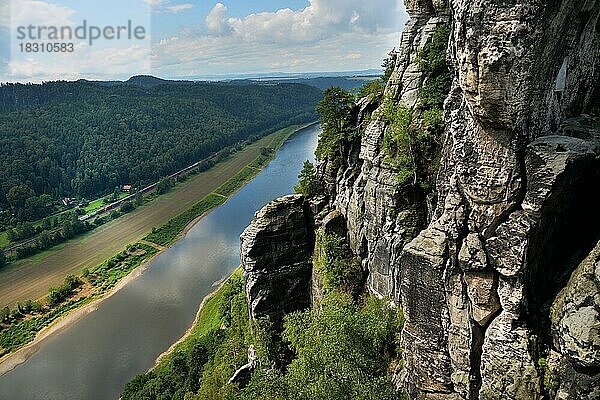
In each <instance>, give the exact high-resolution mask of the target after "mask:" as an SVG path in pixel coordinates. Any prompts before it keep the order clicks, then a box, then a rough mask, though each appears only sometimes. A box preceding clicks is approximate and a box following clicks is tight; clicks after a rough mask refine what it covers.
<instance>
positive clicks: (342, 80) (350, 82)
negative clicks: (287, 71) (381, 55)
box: [253, 75, 381, 91]
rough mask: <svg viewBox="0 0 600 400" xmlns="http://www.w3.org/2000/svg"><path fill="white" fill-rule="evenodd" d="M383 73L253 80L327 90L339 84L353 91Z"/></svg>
mask: <svg viewBox="0 0 600 400" xmlns="http://www.w3.org/2000/svg"><path fill="white" fill-rule="evenodd" d="M380 76H381V75H370V76H339V77H318V78H299V79H296V78H285V79H278V78H265V79H257V80H253V81H254V82H261V83H264V82H270V83H299V84H302V85H309V86H314V87H316V88H318V89H321V90H325V89H327V88H330V87H332V86H339V87H341V88H342V89H344V90H347V91H353V90H357V89H359V88H361V87H362V86H363V85H364V84H365V83H367V82H370V81H374V80H376V79H379V77H380Z"/></svg>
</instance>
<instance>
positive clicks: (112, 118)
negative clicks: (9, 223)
mask: <svg viewBox="0 0 600 400" xmlns="http://www.w3.org/2000/svg"><path fill="white" fill-rule="evenodd" d="M320 97H321V93H320V91H319V90H317V89H316V88H313V87H309V86H304V85H294V84H277V85H257V84H253V85H242V86H240V85H228V84H217V83H185V84H182V83H177V84H164V85H158V86H155V87H140V86H134V85H115V86H107V85H103V84H101V83H96V82H87V81H78V82H52V83H46V84H43V85H20V84H18V85H12V84H11V85H2V86H1V87H0V99H1V101H0V209H4V210H13V211H15V214H16V215H17V217H19V218H23V219H32V218H36V217H39V216H40V215H39V214H43V210H42V211H40V208H43V207H44V205H45V204H44V203H47V201H48V196H44V197H43V198H41V196H42V195H44V194H49V195H51V196H52V198H54V199H57V198H59V197H61V196H81V197H88V198H90V197H94V196H97V195H99V194H102V193H106V192H110V191H112V190H113V189H114V188H115V186H117V185H121V184H125V183H132V184H136V183H142V182H149V181H156V180H158V179H160V178H161V177H163V176H166V175H168V174H171V173H173V172H175V171H177V170H178V169H180V168H183V167H185V166H187V165H189V164H192V163H194V162H196V161H198V160H200V159H202V158H204V157H206V156H208V155H210V154H212V153H213V152H215V151H217V150H219V149H222V148H224V147H226V146H229V145H232V144H235V143H238V142H241V141H244V140H247V139H253V138H255V137H256V136H258V135H263V134H264V133H266V131H269V132H272V131H274V130H275V129H277V128H281V127H283V126H286V125H291V124H297V123H303V122H308V121H312V120H314V119H316V118H315V115H314V108H315V104H316V102H317V101H318V100H319V99H320Z"/></svg>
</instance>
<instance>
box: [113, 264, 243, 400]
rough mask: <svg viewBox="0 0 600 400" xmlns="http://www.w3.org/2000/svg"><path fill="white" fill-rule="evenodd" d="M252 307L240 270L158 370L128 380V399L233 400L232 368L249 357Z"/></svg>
mask: <svg viewBox="0 0 600 400" xmlns="http://www.w3.org/2000/svg"><path fill="white" fill-rule="evenodd" d="M249 335H250V326H249V320H248V309H247V307H246V302H245V292H244V284H243V280H242V277H241V273H240V272H239V271H238V272H236V273H235V274H234V275H233V276H232V277H231V278H230V279H229V280H228V281H227V282H226V283H225V285H224V286H223V287H222V288H221V289H220V290H219V291H218V292H217V293H216V294H215V295H214V296H213V297H211V298H210V299H209V300H208V301H207V302H206V303H205V305H204V306H203V308H202V310H201V311H200V316H199V318H198V321H197V322H196V324H195V326H194V328H193V329H192V332H191V334H190V336H188V338H186V339H185V341H184V342H183V343H181V344H179V345H178V346H177V347H176V349H175V351H174V352H173V353H172V354H170V355H169V356H168V357H166V358H165V359H164V360H163V361H162V362H161V363H160V364H159V365H158V366H157V367H156V368H155V369H154V370H153V371H151V372H149V373H147V374H143V375H140V376H138V377H136V378H135V379H134V380H133V381H131V382H130V383H128V384H127V386H126V387H125V390H124V392H123V394H122V395H121V398H122V399H123V400H127V399H132V400H133V399H135V400H137V399H163V398H164V399H184V398H186V399H191V398H193V399H211V400H212V399H229V398H231V397H230V396H231V395H232V394H233V391H234V389H235V388H234V387H233V386H231V385H228V384H227V382H228V380H229V378H230V377H231V376H232V375H233V372H234V371H235V370H236V369H237V368H239V367H240V366H242V365H243V364H245V363H246V362H247V349H248V346H249V344H250V336H249Z"/></svg>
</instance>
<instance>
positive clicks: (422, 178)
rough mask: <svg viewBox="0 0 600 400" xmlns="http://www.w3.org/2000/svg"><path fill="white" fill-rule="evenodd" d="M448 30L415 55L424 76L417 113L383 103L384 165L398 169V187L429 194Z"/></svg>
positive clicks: (446, 87)
mask: <svg viewBox="0 0 600 400" xmlns="http://www.w3.org/2000/svg"><path fill="white" fill-rule="evenodd" d="M449 35H450V30H449V28H448V27H447V26H445V25H440V26H438V27H437V28H436V30H435V32H434V33H433V36H432V39H431V41H430V42H429V43H427V45H426V46H425V47H424V49H423V50H422V51H421V52H420V53H419V54H418V57H417V62H418V63H419V66H420V68H421V69H422V70H423V71H424V73H425V75H426V79H425V82H424V84H423V86H422V87H421V88H420V89H419V94H418V96H419V102H418V110H415V111H419V112H420V118H415V115H414V112H413V110H411V109H409V108H408V107H405V106H402V105H397V104H395V103H394V102H393V101H392V100H391V99H386V100H385V101H384V107H383V117H384V121H385V122H386V123H387V124H388V129H387V130H386V132H385V136H384V140H383V149H384V151H385V152H386V154H387V158H386V162H387V163H388V164H390V165H392V166H394V167H396V168H397V169H398V184H399V185H401V186H403V185H413V186H415V187H420V188H422V189H424V190H429V189H430V188H431V187H432V185H433V183H434V181H435V175H436V173H437V170H438V168H439V162H440V149H441V141H442V134H443V130H444V120H443V111H442V108H443V104H444V100H445V99H446V97H447V95H448V93H449V91H450V84H451V75H450V72H449V71H448V67H447V65H446V48H447V46H448V39H449Z"/></svg>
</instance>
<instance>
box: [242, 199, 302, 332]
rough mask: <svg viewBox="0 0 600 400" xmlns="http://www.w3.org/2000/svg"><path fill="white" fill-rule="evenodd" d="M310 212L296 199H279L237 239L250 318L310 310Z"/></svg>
mask: <svg viewBox="0 0 600 400" xmlns="http://www.w3.org/2000/svg"><path fill="white" fill-rule="evenodd" d="M309 215H310V212H309V210H308V206H307V204H306V202H305V200H304V197H302V196H300V195H293V196H286V197H282V198H280V199H277V200H275V201H273V202H271V203H269V204H267V205H266V206H265V207H264V208H262V209H261V210H260V211H258V212H257V213H256V216H255V217H254V220H253V221H252V223H251V224H250V226H248V228H246V230H245V231H244V232H243V233H242V235H241V259H242V267H243V269H244V279H245V283H246V298H247V301H248V308H249V312H250V316H251V318H253V319H256V318H260V317H265V316H266V317H270V318H271V320H272V321H280V320H281V318H282V317H283V315H284V314H287V313H289V312H293V311H298V310H302V309H306V308H308V307H309V306H310V281H311V271H312V262H311V256H312V250H313V247H314V238H313V236H312V235H313V234H312V232H311V228H310V223H309V220H308V218H309Z"/></svg>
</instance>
